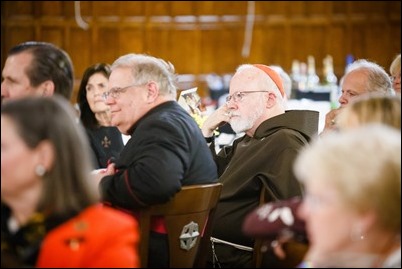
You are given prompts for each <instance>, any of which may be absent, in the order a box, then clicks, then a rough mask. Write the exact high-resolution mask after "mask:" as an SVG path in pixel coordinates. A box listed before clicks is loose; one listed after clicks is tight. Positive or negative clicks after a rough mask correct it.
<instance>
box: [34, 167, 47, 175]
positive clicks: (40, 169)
mask: <svg viewBox="0 0 402 269" xmlns="http://www.w3.org/2000/svg"><path fill="white" fill-rule="evenodd" d="M35 173H36V175H37V176H40V177H43V175H44V174H45V173H46V169H45V167H44V166H43V165H41V164H38V165H37V166H36V167H35Z"/></svg>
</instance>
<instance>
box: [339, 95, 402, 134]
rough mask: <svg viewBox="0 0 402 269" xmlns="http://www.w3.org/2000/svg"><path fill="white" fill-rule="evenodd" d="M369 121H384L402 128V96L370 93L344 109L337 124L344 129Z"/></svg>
mask: <svg viewBox="0 0 402 269" xmlns="http://www.w3.org/2000/svg"><path fill="white" fill-rule="evenodd" d="M367 123H383V124H386V125H389V126H391V127H394V128H397V129H399V130H400V129H401V96H400V95H388V94H380V93H368V94H364V95H361V96H358V97H356V98H355V99H354V100H353V101H352V102H351V103H350V104H349V105H348V106H346V107H345V108H343V109H342V111H341V113H340V114H339V116H338V119H337V124H338V127H339V128H340V129H341V130H342V129H347V128H350V127H356V126H360V125H362V124H367Z"/></svg>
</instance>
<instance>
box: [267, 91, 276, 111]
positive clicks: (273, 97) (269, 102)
mask: <svg viewBox="0 0 402 269" xmlns="http://www.w3.org/2000/svg"><path fill="white" fill-rule="evenodd" d="M266 104H267V108H271V107H273V106H274V105H275V104H276V95H275V94H274V93H272V92H268V94H267V102H266Z"/></svg>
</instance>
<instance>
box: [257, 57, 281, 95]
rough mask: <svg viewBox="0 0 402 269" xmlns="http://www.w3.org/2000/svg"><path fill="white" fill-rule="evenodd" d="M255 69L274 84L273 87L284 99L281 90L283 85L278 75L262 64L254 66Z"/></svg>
mask: <svg viewBox="0 0 402 269" xmlns="http://www.w3.org/2000/svg"><path fill="white" fill-rule="evenodd" d="M254 66H255V67H257V68H258V69H260V70H262V71H264V73H265V74H267V75H268V76H269V77H270V78H271V79H272V80H273V81H274V83H275V85H276V86H277V87H278V89H279V91H280V92H281V95H282V96H283V97H285V90H284V89H283V83H282V79H281V77H280V76H279V74H278V73H276V72H275V71H274V70H273V69H272V68H270V67H268V66H266V65H263V64H254Z"/></svg>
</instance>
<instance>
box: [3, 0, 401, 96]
mask: <svg viewBox="0 0 402 269" xmlns="http://www.w3.org/2000/svg"><path fill="white" fill-rule="evenodd" d="M74 2H75V1H53V2H48V1H38V2H33V1H13V2H11V1H2V2H1V7H2V8H1V29H2V31H1V55H2V57H1V59H2V62H1V63H2V66H3V65H4V61H5V56H6V54H7V51H8V50H9V49H10V48H11V47H12V46H13V45H15V44H17V43H20V42H22V41H27V40H41V41H48V42H53V43H55V44H56V45H58V46H60V47H62V48H63V49H65V50H66V51H67V52H68V53H69V54H70V56H71V58H72V60H73V63H74V68H75V76H76V81H77V82H78V83H79V81H80V78H81V76H82V73H83V71H84V70H85V68H86V67H87V66H89V65H91V64H93V63H95V62H108V63H112V62H113V61H114V60H115V59H116V58H117V57H119V56H121V55H123V54H126V53H148V54H151V55H154V56H156V57H161V58H164V59H165V60H168V61H171V62H172V63H173V64H174V65H175V67H176V71H177V72H178V73H179V74H188V76H185V78H183V79H182V80H183V81H185V83H184V84H182V85H186V87H187V86H189V85H195V86H199V87H200V90H201V95H204V96H205V95H207V94H208V89H207V88H206V86H205V85H206V84H205V75H206V74H209V73H217V74H220V75H223V74H226V73H232V72H233V71H234V70H235V68H236V67H237V66H238V65H239V64H242V63H266V64H276V65H281V66H282V67H283V68H284V69H285V70H286V71H289V72H290V68H291V64H292V61H293V60H294V59H298V60H299V61H304V62H305V61H307V56H308V55H313V56H314V57H315V59H316V67H317V72H318V73H319V74H320V73H321V68H322V59H323V58H324V57H325V56H326V55H327V54H330V55H332V56H333V59H334V65H335V73H336V74H337V76H338V77H340V76H341V75H342V74H343V72H344V68H345V59H346V55H348V54H352V55H353V56H354V57H355V58H368V59H370V60H373V61H376V62H377V63H379V64H380V65H382V66H384V68H385V69H386V70H388V68H389V64H390V63H391V61H392V59H393V58H394V57H395V55H396V54H397V53H400V48H401V41H400V40H401V26H400V24H401V2H400V1H375V2H370V1H338V2H335V1H312V2H311V1H261V2H257V1H256V2H254V14H255V16H254V21H253V23H254V24H253V29H252V39H251V43H250V53H249V55H248V56H245V57H244V56H243V54H242V50H243V46H244V42H245V28H246V22H247V18H248V17H247V12H248V7H252V5H251V2H248V1H232V2H223V1H156V2H154V1H128V2H125V1H80V11H81V15H82V19H83V21H84V23H86V24H87V25H88V26H89V28H88V29H82V28H80V26H79V25H78V24H77V22H76V20H75V5H74ZM249 18H251V17H249ZM192 80H194V81H192ZM78 83H76V84H78ZM77 87H78V85H75V89H77Z"/></svg>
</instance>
